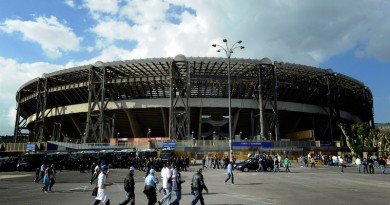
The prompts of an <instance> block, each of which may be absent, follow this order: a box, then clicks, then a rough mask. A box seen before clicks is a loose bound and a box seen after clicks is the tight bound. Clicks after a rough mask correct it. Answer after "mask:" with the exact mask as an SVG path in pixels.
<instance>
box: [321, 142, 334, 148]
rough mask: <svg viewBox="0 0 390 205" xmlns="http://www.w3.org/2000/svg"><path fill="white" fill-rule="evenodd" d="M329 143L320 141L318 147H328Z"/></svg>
mask: <svg viewBox="0 0 390 205" xmlns="http://www.w3.org/2000/svg"><path fill="white" fill-rule="evenodd" d="M331 144H332V142H330V141H320V147H329V146H330V145H331Z"/></svg>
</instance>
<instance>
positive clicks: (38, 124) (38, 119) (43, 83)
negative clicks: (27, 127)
mask: <svg viewBox="0 0 390 205" xmlns="http://www.w3.org/2000/svg"><path fill="white" fill-rule="evenodd" d="M46 98H47V78H39V79H38V82H37V91H36V99H37V104H36V109H35V125H34V136H33V141H38V140H40V141H45V138H44V136H43V135H44V132H43V128H44V125H45V110H46Z"/></svg>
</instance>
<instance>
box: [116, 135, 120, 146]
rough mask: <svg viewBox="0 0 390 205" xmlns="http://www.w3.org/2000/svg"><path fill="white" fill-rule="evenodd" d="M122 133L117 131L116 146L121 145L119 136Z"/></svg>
mask: <svg viewBox="0 0 390 205" xmlns="http://www.w3.org/2000/svg"><path fill="white" fill-rule="evenodd" d="M120 134H121V133H120V132H117V133H116V146H118V145H119V142H118V138H119V135H120Z"/></svg>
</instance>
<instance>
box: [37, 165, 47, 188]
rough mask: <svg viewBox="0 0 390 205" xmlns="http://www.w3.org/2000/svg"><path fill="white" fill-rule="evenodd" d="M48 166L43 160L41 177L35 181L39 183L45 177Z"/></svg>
mask: <svg viewBox="0 0 390 205" xmlns="http://www.w3.org/2000/svg"><path fill="white" fill-rule="evenodd" d="M46 168H47V167H46V163H45V162H43V163H42V165H41V168H40V174H39V178H38V179H37V180H35V183H38V182H39V181H41V179H43V177H45V171H46Z"/></svg>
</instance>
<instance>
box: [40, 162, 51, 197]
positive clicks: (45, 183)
mask: <svg viewBox="0 0 390 205" xmlns="http://www.w3.org/2000/svg"><path fill="white" fill-rule="evenodd" d="M45 167H46V169H45V171H44V174H43V179H42V183H43V187H42V191H43V192H45V193H47V191H48V187H49V185H50V178H49V167H47V166H46V165H45Z"/></svg>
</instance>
